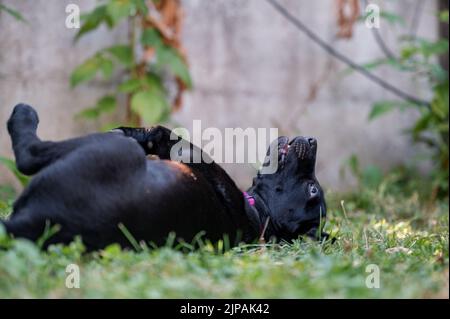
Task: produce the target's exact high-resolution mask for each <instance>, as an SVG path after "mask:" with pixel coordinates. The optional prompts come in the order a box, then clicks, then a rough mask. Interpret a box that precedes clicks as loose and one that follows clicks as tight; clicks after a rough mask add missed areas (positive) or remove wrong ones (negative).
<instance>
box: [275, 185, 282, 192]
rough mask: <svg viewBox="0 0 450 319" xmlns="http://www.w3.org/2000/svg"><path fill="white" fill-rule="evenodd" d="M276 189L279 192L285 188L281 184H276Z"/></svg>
mask: <svg viewBox="0 0 450 319" xmlns="http://www.w3.org/2000/svg"><path fill="white" fill-rule="evenodd" d="M275 191H276V192H278V193H279V192H282V191H283V188H282V187H281V186H275Z"/></svg>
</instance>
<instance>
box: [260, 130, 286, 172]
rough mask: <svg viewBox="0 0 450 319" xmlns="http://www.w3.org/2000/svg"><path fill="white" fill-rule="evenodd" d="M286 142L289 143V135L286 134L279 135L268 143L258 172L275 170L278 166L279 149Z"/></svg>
mask: <svg viewBox="0 0 450 319" xmlns="http://www.w3.org/2000/svg"><path fill="white" fill-rule="evenodd" d="M287 143H289V137H287V136H280V137H278V138H277V139H276V140H273V141H272V143H270V145H269V148H268V149H267V152H266V157H265V158H264V162H263V165H262V167H261V169H260V171H259V173H260V174H273V173H275V172H276V170H277V168H278V158H279V151H280V149H281V148H282V147H283V145H286V144H287Z"/></svg>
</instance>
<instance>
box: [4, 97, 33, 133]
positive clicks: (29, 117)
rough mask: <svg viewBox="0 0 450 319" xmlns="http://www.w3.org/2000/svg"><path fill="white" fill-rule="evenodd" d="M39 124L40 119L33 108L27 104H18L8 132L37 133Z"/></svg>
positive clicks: (10, 119) (11, 117)
mask: <svg viewBox="0 0 450 319" xmlns="http://www.w3.org/2000/svg"><path fill="white" fill-rule="evenodd" d="M38 124H39V117H38V115H37V113H36V111H35V110H34V108H32V107H31V106H29V105H27V104H23V103H20V104H17V105H16V106H15V107H14V109H13V112H12V114H11V116H10V118H9V120H8V123H7V126H8V132H9V133H10V134H12V133H14V132H16V131H17V132H20V131H24V130H32V131H36V129H37V126H38Z"/></svg>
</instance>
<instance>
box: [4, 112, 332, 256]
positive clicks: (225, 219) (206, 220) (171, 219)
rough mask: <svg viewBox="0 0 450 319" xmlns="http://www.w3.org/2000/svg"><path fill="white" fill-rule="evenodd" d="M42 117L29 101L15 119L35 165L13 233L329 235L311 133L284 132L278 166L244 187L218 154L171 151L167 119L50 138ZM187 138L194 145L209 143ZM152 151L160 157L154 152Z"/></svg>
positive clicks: (18, 142)
mask: <svg viewBox="0 0 450 319" xmlns="http://www.w3.org/2000/svg"><path fill="white" fill-rule="evenodd" d="M37 125H38V116H37V113H36V112H35V110H34V109H33V108H32V107H30V106H28V105H25V104H19V105H17V106H16V107H15V108H14V111H13V113H12V115H11V117H10V119H9V120H8V131H9V134H10V135H11V140H12V145H13V149H14V154H15V157H16V163H17V168H18V169H19V171H21V172H22V173H24V174H26V175H34V177H33V178H32V180H31V182H30V184H29V185H28V186H27V187H26V188H25V189H24V191H23V193H22V194H21V196H20V197H19V198H18V199H17V200H16V202H15V203H14V207H13V212H12V214H11V217H10V219H9V220H6V221H0V222H1V223H2V224H4V226H5V227H6V230H7V232H8V233H10V234H12V235H14V236H16V237H24V238H28V239H30V240H36V239H38V238H39V237H40V236H41V235H42V234H43V232H44V230H45V227H46V224H50V225H56V224H57V225H59V226H60V230H59V231H58V232H57V233H56V234H54V235H53V236H52V237H50V238H49V239H48V240H47V241H46V242H45V246H48V245H50V244H52V243H68V242H70V241H71V240H73V238H74V237H75V236H77V235H80V236H81V238H82V240H83V242H84V244H85V245H86V247H87V248H88V249H89V250H93V249H100V248H103V247H105V246H107V245H109V244H111V243H119V244H120V245H122V246H124V247H127V246H131V245H130V242H129V240H128V239H127V237H126V236H125V235H124V232H123V228H122V229H121V227H119V225H121V224H122V225H123V226H124V227H125V228H126V229H127V230H128V231H129V233H131V234H132V236H133V237H134V238H135V239H136V240H137V241H145V242H153V243H155V244H157V245H162V244H164V243H165V241H166V238H167V236H168V234H169V233H170V232H175V233H176V236H177V238H178V239H183V240H184V241H186V242H190V241H191V240H193V239H194V238H195V236H196V235H197V234H198V233H199V232H201V231H204V232H205V237H206V238H208V239H209V240H211V241H213V242H214V241H217V240H219V239H222V238H223V237H224V235H227V236H228V238H229V239H230V243H231V244H236V243H237V241H239V240H242V241H245V242H253V241H255V240H256V239H258V238H259V237H260V236H261V235H262V236H263V237H264V239H265V240H269V239H270V238H272V237H275V238H277V239H278V240H280V239H285V240H291V239H294V238H298V236H299V235H303V234H306V235H309V236H312V237H319V238H320V237H322V238H323V237H327V235H326V234H323V233H321V227H322V225H323V222H324V220H325V216H326V207H325V201H324V195H323V191H322V189H321V187H320V185H319V183H318V181H317V179H316V177H315V174H314V166H315V161H316V151H317V143H316V141H315V140H314V139H313V138H304V137H297V138H294V139H293V140H291V141H289V139H288V138H287V137H280V138H279V139H278V141H277V143H278V148H277V150H278V154H276V156H278V160H279V165H278V169H277V171H276V172H275V173H274V174H260V173H258V176H257V177H256V178H255V179H254V180H253V185H252V187H251V188H250V189H249V190H248V191H247V192H245V193H242V192H241V191H240V190H239V189H238V188H237V186H236V185H235V183H234V182H233V181H232V180H231V178H230V177H229V176H228V175H227V173H226V172H225V171H224V170H223V169H222V168H221V167H220V166H219V165H217V164H215V163H214V162H212V163H209V162H210V161H208V163H206V162H205V161H202V162H200V163H180V162H177V161H171V160H170V152H171V149H172V147H173V146H174V145H175V143H177V142H178V141H180V139H181V138H179V137H178V139H176V140H171V139H170V135H171V131H170V130H169V129H167V128H164V127H161V126H157V127H154V128H151V129H148V130H147V129H132V128H119V129H116V130H114V131H113V132H110V133H98V134H92V135H88V136H85V137H80V138H75V139H70V140H66V141H62V142H45V141H41V140H40V139H39V138H38V137H37V136H36V129H37ZM188 145H189V147H190V150H191V155H192V154H195V152H200V153H202V151H201V149H198V148H196V147H195V146H193V145H192V144H188ZM150 154H153V155H155V157H156V156H157V157H159V159H157V160H150V159H148V156H146V155H150ZM268 155H270V154H268ZM203 156H205V154H203ZM268 158H270V156H268ZM266 164H267V163H266Z"/></svg>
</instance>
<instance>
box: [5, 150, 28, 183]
mask: <svg viewBox="0 0 450 319" xmlns="http://www.w3.org/2000/svg"><path fill="white" fill-rule="evenodd" d="M0 163H1V164H3V165H5V166H6V167H7V168H8V169H9V170H10V171H11V173H13V174H14V176H15V177H16V178H17V180H18V181H19V182H20V184H21V185H22V186H23V187H25V186H27V185H28V183H29V182H30V179H31V178H30V177H28V176H26V175H23V174H22V173H21V172H19V170H18V169H17V166H16V163H15V162H14V161H13V160H12V159H9V158H6V157H3V156H0Z"/></svg>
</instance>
